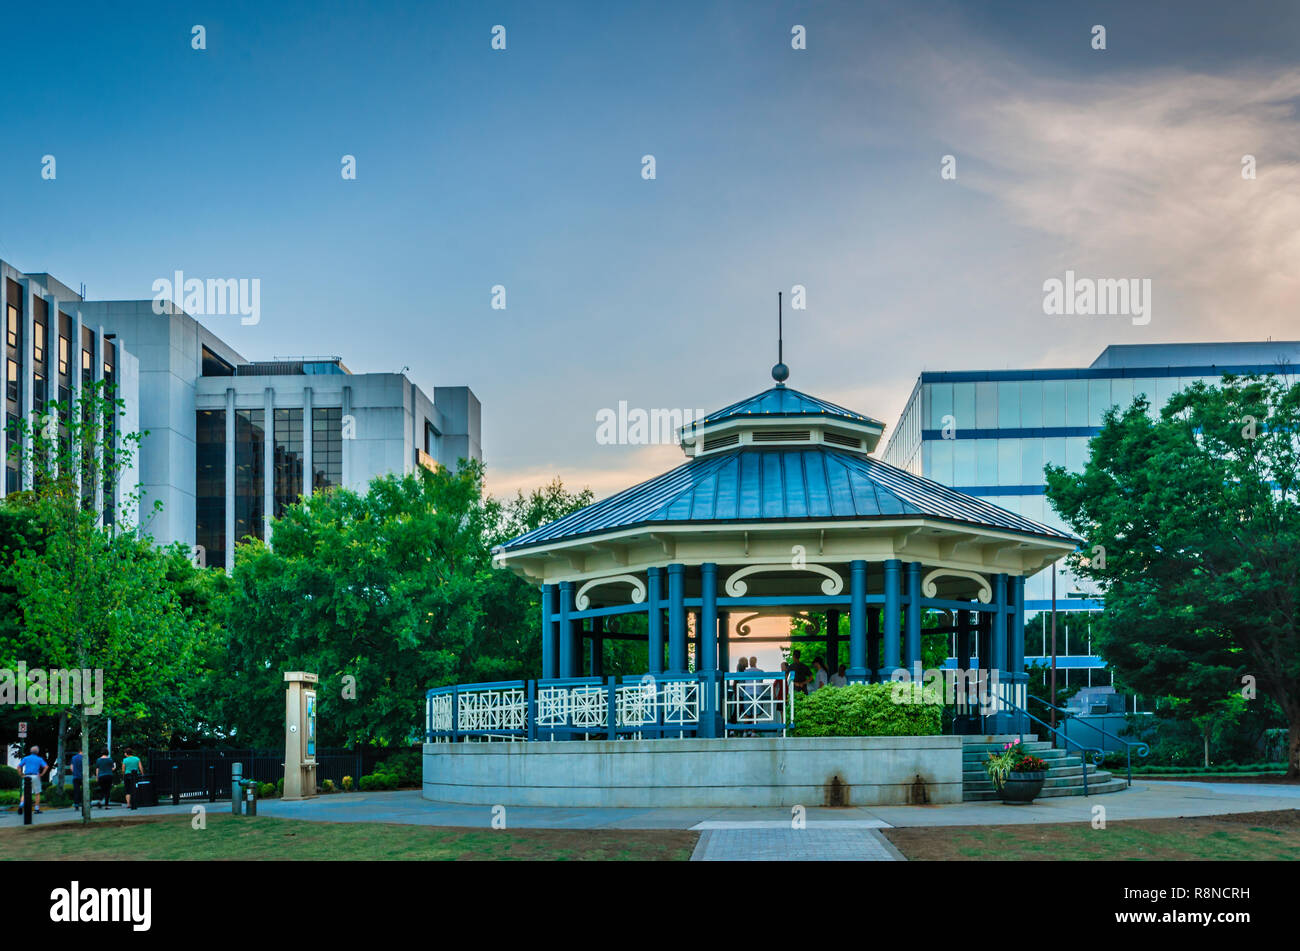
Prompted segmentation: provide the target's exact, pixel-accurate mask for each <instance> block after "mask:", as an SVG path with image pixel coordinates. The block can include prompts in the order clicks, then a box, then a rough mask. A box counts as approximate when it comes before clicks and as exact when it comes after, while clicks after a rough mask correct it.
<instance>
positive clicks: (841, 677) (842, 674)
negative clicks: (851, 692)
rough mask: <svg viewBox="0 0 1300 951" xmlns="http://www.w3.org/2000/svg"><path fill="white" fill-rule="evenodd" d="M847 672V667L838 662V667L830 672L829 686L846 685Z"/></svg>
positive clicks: (847, 679)
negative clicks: (833, 671)
mask: <svg viewBox="0 0 1300 951" xmlns="http://www.w3.org/2000/svg"><path fill="white" fill-rule="evenodd" d="M848 672H849V669H848V668H847V667H845V666H844V665H843V664H840V669H839V670H837V671H835V673H833V674H831V686H832V687H845V686H848V683H849V678H848Z"/></svg>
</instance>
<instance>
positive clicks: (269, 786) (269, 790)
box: [257, 783, 276, 799]
mask: <svg viewBox="0 0 1300 951" xmlns="http://www.w3.org/2000/svg"><path fill="white" fill-rule="evenodd" d="M275 786H276V784H275V783H258V784H257V798H258V799H270V798H271V797H272V796H274V795H275V791H276V790H275Z"/></svg>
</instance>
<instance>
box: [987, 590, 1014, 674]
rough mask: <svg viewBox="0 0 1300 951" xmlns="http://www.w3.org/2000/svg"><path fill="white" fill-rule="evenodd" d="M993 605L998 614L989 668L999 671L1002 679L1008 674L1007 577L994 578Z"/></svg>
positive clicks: (994, 622) (994, 624) (994, 626)
mask: <svg viewBox="0 0 1300 951" xmlns="http://www.w3.org/2000/svg"><path fill="white" fill-rule="evenodd" d="M993 605H994V607H996V608H997V613H996V614H994V615H993V636H992V637H991V638H990V641H992V643H991V644H989V667H990V668H992V669H993V670H996V671H998V676H999V677H1001V676H1002V675H1003V674H1004V673H1006V672H1007V614H1008V613H1009V612H1010V606H1009V605H1008V604H1007V576H1006V575H994V576H993Z"/></svg>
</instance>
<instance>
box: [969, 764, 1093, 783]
mask: <svg viewBox="0 0 1300 951" xmlns="http://www.w3.org/2000/svg"><path fill="white" fill-rule="evenodd" d="M1101 772H1105V770H1099V769H1097V768H1096V767H1095V766H1093V765H1092V764H1091V763H1089V764H1088V782H1092V777H1093V776H1095V775H1096V774H1098V773H1101ZM988 775H989V774H988V771H987V770H985V769H983V768H980V769H969V768H968V769H964V770H962V774H961V776H962V782H967V783H968V782H978V781H980V780H985V779H988ZM1047 775H1048V778H1059V777H1062V776H1078V777H1079V779H1080V781H1082V779H1083V764H1082V763H1080V762H1079V761H1078V760H1077V759H1076V760H1075V761H1074V762H1073V763H1072V764H1070V765H1065V766H1053V767H1052V768H1051V769H1049V770H1048V771H1047ZM1108 775H1109V774H1108Z"/></svg>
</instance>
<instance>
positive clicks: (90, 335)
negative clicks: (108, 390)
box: [0, 262, 482, 568]
mask: <svg viewBox="0 0 1300 951" xmlns="http://www.w3.org/2000/svg"><path fill="white" fill-rule="evenodd" d="M0 267H3V268H4V285H5V287H6V289H7V292H8V293H7V295H6V296H7V297H8V299H9V305H10V306H9V315H8V318H7V319H8V321H9V325H12V326H13V327H14V328H16V330H14V331H11V332H10V333H9V334H7V335H6V337H7V339H6V341H5V342H6V344H7V351H6V352H2V353H0V359H5V360H6V363H5V365H6V367H7V372H8V373H9V374H10V375H11V376H12V377H13V378H14V379H15V380H16V381H17V382H16V385H14V384H11V385H10V387H9V389H10V391H11V392H12V393H13V394H15V395H14V398H12V399H9V400H8V407H9V416H10V418H11V419H12V420H16V419H17V418H18V417H19V416H23V417H26V416H27V415H28V414H29V413H30V412H31V409H32V406H33V405H40V403H41V402H42V401H43V400H44V399H45V397H44V396H43V395H42V394H44V393H45V390H44V389H42V386H43V385H44V381H45V380H46V379H49V380H57V381H58V385H59V386H60V387H61V388H62V387H63V386H64V380H65V377H66V378H67V379H69V380H71V377H76V376H77V374H76V373H71V377H69V376H68V375H67V374H63V375H59V374H60V373H61V368H62V362H61V360H60V358H59V353H60V352H61V351H60V350H59V348H58V347H54V346H49V347H47V348H46V350H41V351H40V354H39V355H40V359H39V360H33V358H32V347H33V344H34V343H36V342H37V340H36V339H34V338H40V339H44V338H43V337H42V334H43V333H44V331H34V330H33V321H34V320H35V326H37V327H44V323H42V321H43V319H44V318H43V315H44V314H45V313H46V311H48V312H49V313H54V312H55V311H56V309H57V310H58V311H59V312H60V313H61V315H62V317H61V318H60V319H61V320H63V323H64V325H65V326H66V328H67V333H66V334H61V337H62V336H67V335H68V334H71V337H70V338H69V339H71V340H80V339H82V337H83V332H84V334H85V339H86V341H87V343H86V346H88V347H91V348H92V349H91V350H90V351H89V352H90V356H89V357H87V358H86V359H87V360H88V361H89V362H88V363H87V364H86V366H87V367H88V368H89V369H90V370H91V371H93V372H94V373H96V374H98V376H95V377H94V378H95V379H99V378H101V377H111V379H112V380H113V382H114V383H115V385H116V386H117V391H118V394H119V395H120V396H121V397H122V398H124V399H125V400H126V403H127V407H128V416H127V418H126V419H124V420H123V425H124V429H125V430H126V431H133V430H134V431H140V432H143V433H145V435H144V437H143V438H142V440H141V442H140V447H139V454H138V460H137V467H136V469H137V471H135V472H132V473H130V474H129V475H130V478H129V479H128V478H126V477H124V478H123V479H122V480H121V481H122V483H123V485H124V486H125V487H126V488H125V489H124V491H127V492H129V491H130V490H131V488H133V487H134V486H135V485H136V484H137V483H138V486H139V491H140V496H141V502H140V510H141V513H142V515H141V518H142V519H143V523H144V528H145V530H146V531H147V532H149V534H151V535H152V536H153V537H154V539H155V540H156V541H157V542H158V543H159V544H164V545H165V544H170V543H172V542H182V543H184V544H185V545H187V546H191V547H193V546H199V548H200V550H201V552H202V555H201V557H202V558H203V559H204V561H205V563H206V564H209V565H222V566H225V567H226V568H230V567H232V566H233V564H234V549H235V543H236V542H237V541H238V540H239V539H242V538H244V537H246V536H249V535H252V536H255V537H261V538H264V539H269V537H270V520H271V518H272V517H273V516H277V515H279V514H280V512H282V511H283V509H284V507H285V506H286V505H290V504H292V503H293V502H295V501H297V499H298V498H299V496H300V495H301V494H303V493H310V492H314V491H316V490H317V489H322V488H330V487H333V486H339V485H342V486H347V487H349V488H353V489H356V490H358V491H365V489H366V486H367V485H368V484H369V482H370V480H371V479H372V478H374V477H375V476H378V475H383V474H387V473H394V472H397V473H405V472H411V471H413V470H414V468H415V467H416V466H420V465H423V466H426V467H435V466H437V465H443V466H446V467H447V468H451V469H454V468H456V466H457V465H458V463H459V461H460V460H462V459H471V460H481V459H482V449H481V445H480V405H479V401H478V398H477V397H476V396H475V395H474V393H473V391H472V390H470V389H469V388H468V387H465V386H452V387H437V388H435V389H434V392H433V398H432V399H430V397H429V396H428V395H426V394H425V393H424V392H423V391H421V390H420V389H419V387H417V386H416V385H415V384H413V383H412V382H411V381H410V380H408V379H407V378H406V376H405V375H404V374H401V373H353V372H351V371H350V370H349V369H348V368H347V367H346V366H345V365H344V364H343V362H342V360H341V359H340V358H339V357H336V356H328V357H298V358H291V359H281V360H273V361H250V360H248V359H246V358H245V357H243V356H242V355H241V354H239V353H237V352H236V351H235V350H234V349H232V348H231V347H230V346H228V345H227V344H226V343H225V342H224V341H222V340H221V339H220V338H219V337H218V336H216V334H214V333H213V332H212V331H210V330H208V329H207V328H206V327H204V326H203V325H202V324H200V323H199V322H198V321H197V320H195V319H194V318H193V317H191V316H189V315H188V314H186V313H184V312H183V311H181V310H180V309H179V308H176V307H174V306H173V305H170V304H166V305H160V306H165V307H166V312H164V313H162V314H159V313H156V312H155V304H154V301H153V300H137V301H87V300H83V299H82V297H81V295H79V294H75V293H73V292H72V291H70V290H69V289H68V288H67V287H65V286H64V285H62V284H60V283H58V282H57V281H54V280H53V279H52V278H50V277H49V276H48V275H44V274H31V275H27V274H22V273H20V272H17V271H16V270H14V269H13V268H10V267H9V266H8V265H4V264H3V262H0ZM34 315H35V316H34ZM49 333H50V338H49V339H50V340H53V339H54V338H53V332H52V330H51V331H49ZM9 339H13V340H14V341H15V343H13V344H9V343H8V340H9ZM60 346H63V344H62V342H61V343H60ZM69 346H70V345H69ZM9 350H11V351H13V352H14V353H15V354H18V353H22V354H23V356H22V357H21V358H19V357H17V356H15V358H13V359H9V358H8V356H7V352H8V351H9ZM38 350H39V347H38ZM36 364H39V366H40V367H42V368H45V373H44V374H42V373H41V372H39V371H38V370H36V369H35V365H36ZM79 379H80V378H79V377H78V380H79ZM78 380H72V381H71V382H70V383H69V384H68V385H69V386H71V387H72V388H73V390H74V391H75V390H76V387H78V386H79V382H78ZM127 427H129V428H127ZM27 484H28V483H27V482H24V481H23V479H22V477H21V474H20V473H19V472H18V470H17V469H15V470H14V472H13V473H12V474H10V478H9V480H8V481H7V483H6V491H13V489H14V488H17V487H19V486H20V485H23V486H25V485H27ZM155 502H161V503H162V507H161V510H160V511H158V512H156V513H155V512H154V511H153V508H154V503H155Z"/></svg>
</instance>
